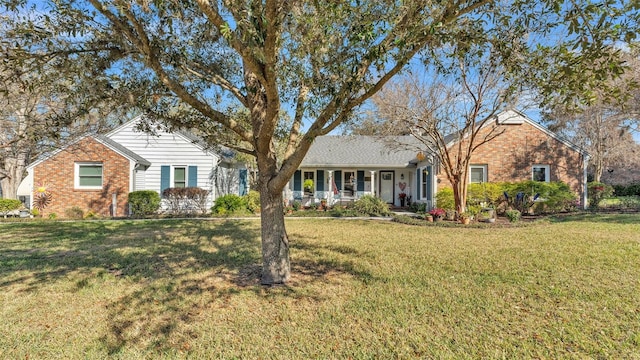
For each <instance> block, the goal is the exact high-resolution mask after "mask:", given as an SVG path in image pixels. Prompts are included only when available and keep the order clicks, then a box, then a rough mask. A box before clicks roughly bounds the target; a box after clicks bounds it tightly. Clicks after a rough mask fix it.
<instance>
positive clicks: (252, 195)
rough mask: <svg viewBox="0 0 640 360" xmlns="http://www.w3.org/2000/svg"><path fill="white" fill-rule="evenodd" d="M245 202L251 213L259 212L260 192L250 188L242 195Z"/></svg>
mask: <svg viewBox="0 0 640 360" xmlns="http://www.w3.org/2000/svg"><path fill="white" fill-rule="evenodd" d="M244 200H245V203H246V204H247V210H249V211H250V212H251V213H253V214H255V213H259V212H260V193H259V192H257V191H255V190H251V191H249V192H248V193H247V194H246V195H245V196H244Z"/></svg>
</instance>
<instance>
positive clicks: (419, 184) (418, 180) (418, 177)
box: [416, 168, 422, 200]
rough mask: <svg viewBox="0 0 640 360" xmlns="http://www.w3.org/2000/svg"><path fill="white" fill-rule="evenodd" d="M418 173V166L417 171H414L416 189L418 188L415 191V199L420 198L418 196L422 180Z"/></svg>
mask: <svg viewBox="0 0 640 360" xmlns="http://www.w3.org/2000/svg"><path fill="white" fill-rule="evenodd" d="M420 173H421V171H420V168H418V171H416V185H417V186H416V189H417V190H418V191H417V192H416V199H417V200H420V199H421V197H420V189H422V182H421V181H420Z"/></svg>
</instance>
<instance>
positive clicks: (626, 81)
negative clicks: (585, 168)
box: [545, 49, 640, 182]
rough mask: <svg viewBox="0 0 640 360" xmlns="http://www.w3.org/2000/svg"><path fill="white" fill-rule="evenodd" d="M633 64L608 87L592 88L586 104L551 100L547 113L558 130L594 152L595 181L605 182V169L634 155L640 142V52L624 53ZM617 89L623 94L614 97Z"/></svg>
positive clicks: (624, 58) (609, 79)
mask: <svg viewBox="0 0 640 360" xmlns="http://www.w3.org/2000/svg"><path fill="white" fill-rule="evenodd" d="M623 60H625V63H626V65H627V66H628V67H629V71H627V72H625V73H624V74H623V75H622V76H621V77H610V78H607V79H606V86H605V87H602V88H595V89H589V92H590V101H589V102H588V103H586V104H585V103H583V102H579V101H575V100H574V101H571V102H557V101H556V102H551V103H550V106H549V109H550V110H549V111H548V112H547V113H546V114H545V118H546V122H547V123H548V124H549V127H550V128H551V129H553V130H554V131H557V132H560V133H562V134H564V135H565V136H566V137H567V138H569V139H571V140H572V141H573V142H574V143H575V144H577V145H579V146H581V147H583V148H584V149H586V150H587V151H588V152H589V154H590V155H591V158H590V164H589V171H590V174H591V175H592V176H593V180H594V181H598V182H599V181H601V178H602V175H603V172H604V170H605V169H607V168H608V167H611V165H612V164H616V163H623V162H625V159H629V158H634V156H633V155H634V154H635V151H637V150H636V148H637V144H636V143H635V141H634V140H633V133H634V132H636V131H638V128H639V124H640V104H639V103H638V99H640V97H638V93H639V92H638V86H639V85H640V61H639V59H638V55H637V49H636V51H628V52H625V53H624V57H623ZM611 89H615V91H616V92H619V93H620V94H621V96H618V97H611V96H610V95H611V94H610V92H609V91H610V90H611Z"/></svg>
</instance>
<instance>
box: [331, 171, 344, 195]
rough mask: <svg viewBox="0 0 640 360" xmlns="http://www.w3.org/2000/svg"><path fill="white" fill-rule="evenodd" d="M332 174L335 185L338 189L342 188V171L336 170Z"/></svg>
mask: <svg viewBox="0 0 640 360" xmlns="http://www.w3.org/2000/svg"><path fill="white" fill-rule="evenodd" d="M333 175H334V177H333V178H334V179H336V187H337V188H338V191H340V190H342V171H341V170H336V171H335V172H334V173H333Z"/></svg>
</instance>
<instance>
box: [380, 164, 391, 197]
mask: <svg viewBox="0 0 640 360" xmlns="http://www.w3.org/2000/svg"><path fill="white" fill-rule="evenodd" d="M393 181H394V180H393V171H380V198H381V199H382V200H384V201H385V202H386V203H389V204H393V200H394V198H393V195H394V194H393Z"/></svg>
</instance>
